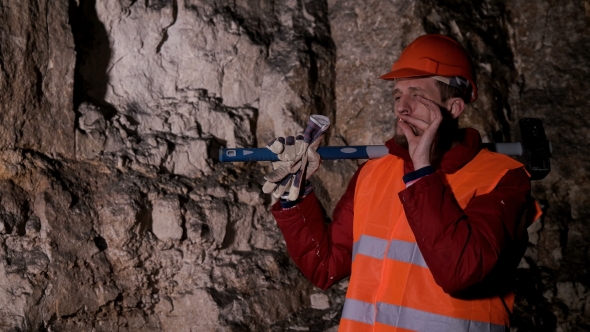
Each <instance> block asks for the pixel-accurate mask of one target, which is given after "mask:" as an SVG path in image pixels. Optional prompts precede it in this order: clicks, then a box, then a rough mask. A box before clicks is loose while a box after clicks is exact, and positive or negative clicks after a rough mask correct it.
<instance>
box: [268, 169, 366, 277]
mask: <svg viewBox="0 0 590 332" xmlns="http://www.w3.org/2000/svg"><path fill="white" fill-rule="evenodd" d="M359 170H360V168H359ZM359 170H357V172H356V173H355V174H354V176H353V177H352V179H351V180H350V182H349V184H348V187H347V189H346V192H345V193H344V195H343V196H342V198H341V199H340V201H338V204H337V205H336V208H335V209H334V213H333V218H332V222H331V223H329V224H327V223H326V221H325V220H324V215H323V212H322V208H321V206H320V204H319V202H318V199H317V198H316V196H315V194H314V193H311V194H309V195H308V196H307V197H305V198H304V199H303V200H302V201H301V202H300V203H299V204H297V205H295V206H294V207H292V208H288V209H283V208H282V207H281V205H280V203H279V202H277V203H276V204H274V205H273V208H272V214H273V216H274V217H275V219H276V221H277V224H278V226H279V229H280V230H281V233H283V237H284V238H285V242H286V243H287V250H288V252H289V255H290V256H291V258H292V259H293V261H294V262H295V264H296V265H297V267H298V268H299V270H301V272H302V273H303V275H305V277H307V279H309V280H310V281H311V282H312V283H313V284H314V285H315V286H317V287H319V288H321V289H327V288H329V287H330V286H332V285H333V284H335V283H336V282H338V281H340V280H342V279H343V278H345V277H347V276H349V275H350V268H351V263H352V240H353V238H352V220H353V204H354V190H355V186H356V179H357V177H358V173H359Z"/></svg>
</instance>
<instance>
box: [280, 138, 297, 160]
mask: <svg viewBox="0 0 590 332" xmlns="http://www.w3.org/2000/svg"><path fill="white" fill-rule="evenodd" d="M296 155H297V150H296V148H295V137H293V136H287V138H286V139H285V149H284V150H283V153H281V154H280V155H279V159H280V160H283V161H290V160H293V158H295V156H296Z"/></svg>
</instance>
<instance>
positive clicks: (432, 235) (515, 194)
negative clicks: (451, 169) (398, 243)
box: [399, 168, 531, 295]
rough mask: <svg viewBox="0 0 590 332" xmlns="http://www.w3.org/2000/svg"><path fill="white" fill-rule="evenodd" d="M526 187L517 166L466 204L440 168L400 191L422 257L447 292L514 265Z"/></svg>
mask: <svg viewBox="0 0 590 332" xmlns="http://www.w3.org/2000/svg"><path fill="white" fill-rule="evenodd" d="M530 188H531V187H530V180H529V178H528V175H527V174H526V172H525V170H524V169H523V168H519V169H514V170H510V171H508V172H507V173H506V174H505V175H504V177H503V178H502V179H501V180H500V182H499V183H498V185H497V186H496V187H495V188H494V189H493V190H492V191H491V192H489V193H487V194H484V195H480V196H476V197H474V198H473V199H471V201H470V202H469V203H468V204H467V206H466V207H465V209H464V210H463V209H461V207H460V206H459V205H458V203H457V202H456V200H455V196H454V195H453V193H452V192H451V190H450V188H448V187H447V186H446V185H445V184H444V182H443V180H442V178H441V177H440V176H439V175H438V173H434V174H430V175H428V176H425V177H423V178H422V179H420V180H419V181H417V182H416V183H415V184H413V185H412V186H410V187H409V188H406V189H405V190H403V191H401V192H400V193H399V197H400V199H401V202H402V204H403V207H404V211H405V213H406V217H407V219H408V222H409V224H410V227H411V228H412V231H413V232H414V235H415V237H416V242H417V244H418V247H419V248H420V251H421V253H422V255H423V256H424V260H425V261H426V264H427V265H428V267H429V268H430V270H431V272H432V275H433V277H434V280H435V281H436V282H437V284H438V285H439V286H441V287H442V289H443V290H444V291H445V292H447V293H449V294H451V295H453V294H461V293H462V292H464V291H465V290H468V289H469V288H473V287H475V286H476V285H478V283H480V284H481V283H482V282H483V281H487V280H488V279H490V278H489V276H490V275H494V276H503V275H504V276H505V275H506V273H511V272H510V271H511V270H512V271H514V270H515V269H516V266H517V264H518V262H519V261H520V258H522V254H523V253H524V249H526V244H527V242H528V236H527V235H526V226H527V225H523V223H524V221H523V220H522V215H523V213H524V210H525V208H526V206H527V202H528V201H529V199H530ZM523 226H524V227H523ZM523 230H524V232H523ZM523 233H524V234H523ZM499 269H500V270H502V269H504V272H502V271H498V270H499ZM496 279H497V278H496ZM472 286H473V287H472ZM480 288H481V287H480ZM488 288H489V287H488ZM490 291H491V290H490Z"/></svg>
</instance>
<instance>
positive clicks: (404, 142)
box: [393, 134, 408, 150]
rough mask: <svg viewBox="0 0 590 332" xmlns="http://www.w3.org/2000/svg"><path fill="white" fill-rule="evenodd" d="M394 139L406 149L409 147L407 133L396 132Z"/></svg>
mask: <svg viewBox="0 0 590 332" xmlns="http://www.w3.org/2000/svg"><path fill="white" fill-rule="evenodd" d="M393 140H394V141H395V143H397V145H399V146H401V147H402V148H404V149H406V150H407V149H408V139H407V138H406V135H404V134H395V135H394V136H393Z"/></svg>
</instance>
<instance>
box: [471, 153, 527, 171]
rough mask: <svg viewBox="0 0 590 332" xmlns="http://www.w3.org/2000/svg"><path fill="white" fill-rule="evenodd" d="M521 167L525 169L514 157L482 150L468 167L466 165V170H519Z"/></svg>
mask: <svg viewBox="0 0 590 332" xmlns="http://www.w3.org/2000/svg"><path fill="white" fill-rule="evenodd" d="M521 167H524V165H523V164H522V163H521V162H519V161H518V160H516V159H514V158H512V157H509V156H507V155H505V154H501V153H496V152H492V151H489V150H487V149H482V150H480V151H479V153H478V154H477V155H476V156H475V157H474V158H473V159H472V160H471V161H470V162H469V163H468V164H467V165H465V167H464V169H465V170H470V171H474V170H479V171H493V170H506V169H517V168H521Z"/></svg>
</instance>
